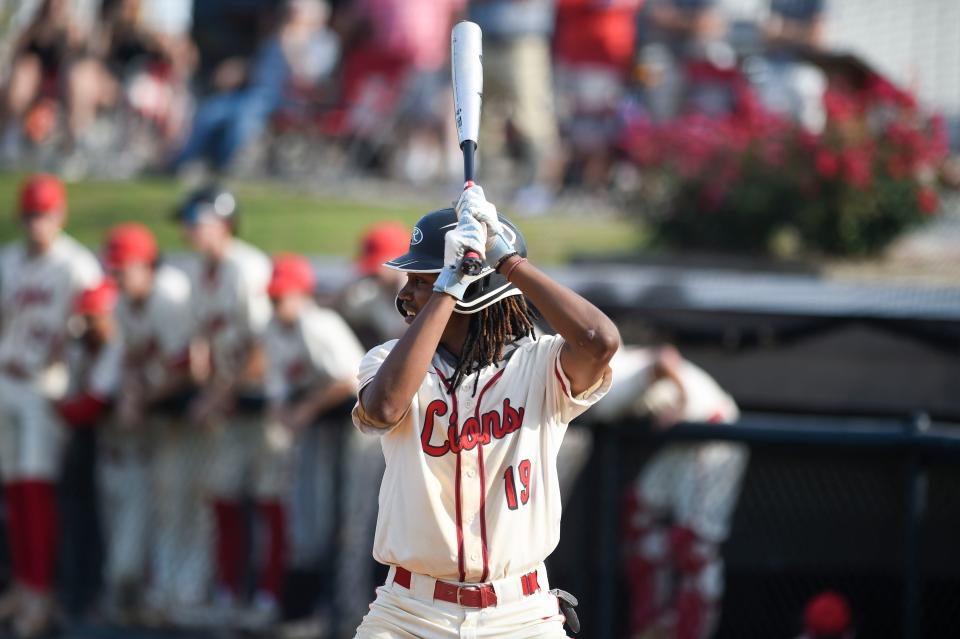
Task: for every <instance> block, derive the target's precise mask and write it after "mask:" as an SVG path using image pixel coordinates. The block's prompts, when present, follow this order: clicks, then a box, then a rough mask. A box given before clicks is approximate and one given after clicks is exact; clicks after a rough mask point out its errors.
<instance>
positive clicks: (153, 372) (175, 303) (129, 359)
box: [116, 264, 193, 386]
mask: <svg viewBox="0 0 960 639" xmlns="http://www.w3.org/2000/svg"><path fill="white" fill-rule="evenodd" d="M116 318H117V323H118V325H119V328H120V333H121V334H122V335H123V345H124V356H123V359H124V367H125V368H127V369H128V370H132V371H135V372H136V373H137V374H138V375H142V376H143V377H144V378H145V379H146V380H148V382H149V383H150V384H151V385H157V386H158V385H160V384H163V383H164V382H165V381H166V379H167V375H168V374H169V371H170V367H171V366H173V365H176V364H177V363H178V362H180V361H183V359H184V358H186V357H187V356H188V350H189V346H190V337H191V335H192V333H193V323H192V321H191V315H190V281H189V279H188V278H187V275H186V274H185V273H184V272H183V271H181V270H180V269H178V268H175V267H173V266H168V265H166V264H164V265H161V266H160V267H159V268H158V269H157V272H156V274H155V275H154V280H153V289H152V290H151V291H150V294H149V295H148V296H147V298H146V299H145V300H144V301H143V302H142V303H141V304H138V305H134V304H132V303H131V301H130V300H129V299H128V298H127V297H126V296H123V295H121V296H120V299H119V300H118V302H117V310H116Z"/></svg>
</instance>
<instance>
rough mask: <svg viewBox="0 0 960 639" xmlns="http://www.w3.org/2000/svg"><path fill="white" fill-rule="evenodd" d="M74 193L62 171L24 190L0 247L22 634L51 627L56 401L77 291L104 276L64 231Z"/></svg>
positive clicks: (3, 403) (3, 368)
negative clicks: (16, 235)
mask: <svg viewBox="0 0 960 639" xmlns="http://www.w3.org/2000/svg"><path fill="white" fill-rule="evenodd" d="M66 209H67V201H66V192H65V190H64V187H63V185H62V184H61V183H60V181H59V180H57V179H56V178H55V177H53V176H49V175H38V176H34V177H32V178H30V179H29V180H28V181H27V182H26V184H25V185H24V187H23V189H22V190H21V193H20V221H21V224H22V226H23V229H24V234H25V238H24V240H23V241H20V242H16V243H14V244H12V245H10V246H8V247H5V248H4V249H3V251H2V253H0V473H2V476H3V483H4V493H5V498H6V506H7V517H8V519H7V539H8V541H9V544H10V550H11V552H10V555H11V557H12V558H13V562H14V566H13V569H14V584H13V587H12V588H11V589H10V590H9V591H7V592H6V593H5V594H4V595H3V596H2V597H0V621H7V620H10V619H11V618H14V617H16V620H15V627H16V628H17V629H18V630H19V632H20V634H21V635H23V636H35V635H36V634H38V633H40V632H43V631H45V630H46V629H47V627H48V626H49V620H50V618H51V615H50V611H51V608H52V600H51V587H52V585H53V577H54V569H55V558H56V548H57V510H56V494H55V490H54V488H55V487H54V482H55V481H56V478H57V474H58V471H59V467H60V458H61V453H62V452H63V444H64V441H65V433H64V429H63V423H62V421H61V420H60V418H59V416H58V415H57V414H56V411H54V409H53V405H52V403H51V400H57V399H59V398H61V397H62V395H63V393H64V392H65V390H66V384H65V382H66V374H65V369H64V366H63V349H64V343H65V339H64V338H65V334H66V328H67V318H68V317H69V315H70V312H71V309H72V305H73V301H74V298H75V297H76V295H77V294H78V293H79V292H80V291H82V290H83V289H85V288H87V287H90V286H93V285H95V284H96V283H97V282H98V281H99V280H100V278H101V277H102V275H101V271H100V266H99V265H98V264H97V261H96V259H95V258H94V256H93V255H92V254H91V253H90V252H89V251H88V250H87V249H85V248H83V247H82V246H81V245H80V244H78V243H77V242H76V241H75V240H74V239H72V238H71V237H69V236H67V235H66V234H64V233H62V228H63V225H64V222H65V221H66V212H67V211H66Z"/></svg>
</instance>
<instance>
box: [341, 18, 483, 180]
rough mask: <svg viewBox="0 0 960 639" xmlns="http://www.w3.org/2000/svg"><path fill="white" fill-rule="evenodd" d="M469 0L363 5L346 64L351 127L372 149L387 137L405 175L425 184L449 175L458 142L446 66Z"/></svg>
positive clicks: (352, 27)
mask: <svg viewBox="0 0 960 639" xmlns="http://www.w3.org/2000/svg"><path fill="white" fill-rule="evenodd" d="M465 4H466V0H357V2H356V3H354V4H353V6H352V10H351V11H350V12H349V14H348V18H347V19H346V20H345V21H344V22H345V23H346V24H347V26H346V30H347V32H348V38H349V40H350V41H351V49H350V52H349V53H348V56H347V60H346V62H345V65H344V75H345V76H346V77H345V78H344V84H345V87H346V91H345V93H346V95H345V98H346V100H347V102H348V103H349V104H350V108H351V112H352V113H351V119H352V120H353V122H352V123H351V128H352V129H353V130H354V131H353V132H355V133H359V134H360V137H361V138H362V140H363V141H364V143H366V144H368V145H371V146H372V147H373V148H371V149H370V150H369V151H368V152H369V153H371V154H376V153H378V152H379V151H381V150H382V149H380V148H377V147H382V146H383V144H384V140H389V141H390V144H391V146H392V147H393V148H395V149H396V150H397V156H396V157H395V158H394V170H395V172H396V173H397V175H398V176H402V177H403V178H405V179H407V180H410V181H412V182H414V183H423V182H425V181H427V180H429V179H431V178H434V177H436V176H438V175H443V174H445V173H446V170H447V167H448V166H450V163H451V160H452V159H453V156H454V155H456V156H457V157H459V154H458V153H456V144H455V143H454V142H453V139H454V137H453V133H452V122H453V98H452V97H451V93H450V76H449V71H448V67H447V62H448V60H449V57H450V30H451V28H452V25H453V23H454V21H455V20H456V19H457V18H458V17H459V16H460V15H461V14H462V13H463V9H464V6H465Z"/></svg>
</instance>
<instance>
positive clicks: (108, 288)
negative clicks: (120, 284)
mask: <svg viewBox="0 0 960 639" xmlns="http://www.w3.org/2000/svg"><path fill="white" fill-rule="evenodd" d="M116 305H117V285H116V284H115V283H114V281H113V280H112V279H110V278H109V277H105V278H104V279H103V280H101V282H100V283H99V284H97V285H96V286H92V287H90V288H88V289H86V290H84V291H83V292H81V293H80V294H79V295H77V298H76V300H74V304H73V312H74V313H76V314H77V315H105V314H107V313H112V312H113V308H114V307H115V306H116Z"/></svg>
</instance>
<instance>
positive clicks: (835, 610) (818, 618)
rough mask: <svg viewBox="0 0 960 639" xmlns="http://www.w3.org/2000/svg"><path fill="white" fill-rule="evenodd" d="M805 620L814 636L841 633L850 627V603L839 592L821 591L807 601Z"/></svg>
mask: <svg viewBox="0 0 960 639" xmlns="http://www.w3.org/2000/svg"><path fill="white" fill-rule="evenodd" d="M803 622H804V625H805V626H806V631H807V632H808V633H809V634H811V635H813V636H814V637H824V636H825V637H833V636H838V635H841V634H843V633H845V632H847V631H848V630H849V629H850V604H848V603H847V599H846V597H844V596H843V595H841V594H839V593H836V592H832V591H829V590H828V591H826V592H821V593H820V594H818V595H817V596H815V597H814V598H813V599H811V600H810V601H809V602H808V603H807V607H806V609H805V610H804V612H803Z"/></svg>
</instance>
